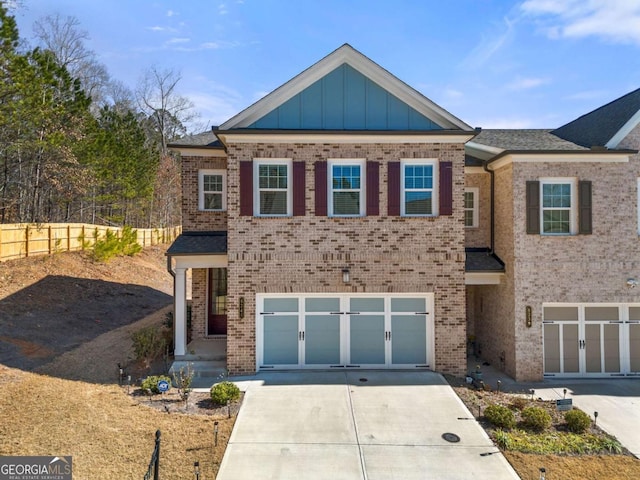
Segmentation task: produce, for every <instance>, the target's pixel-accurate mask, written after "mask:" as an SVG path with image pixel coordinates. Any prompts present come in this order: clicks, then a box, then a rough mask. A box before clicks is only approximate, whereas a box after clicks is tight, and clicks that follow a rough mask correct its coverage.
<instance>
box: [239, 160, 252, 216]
mask: <svg viewBox="0 0 640 480" xmlns="http://www.w3.org/2000/svg"><path fill="white" fill-rule="evenodd" d="M240 215H248V216H251V215H253V162H240Z"/></svg>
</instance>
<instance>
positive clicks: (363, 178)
mask: <svg viewBox="0 0 640 480" xmlns="http://www.w3.org/2000/svg"><path fill="white" fill-rule="evenodd" d="M334 165H345V166H347V165H358V166H359V167H360V212H359V213H358V214H357V215H335V214H334V213H333V167H334ZM366 167H367V161H366V159H364V158H330V159H328V160H327V170H328V171H327V189H328V191H327V213H328V216H329V217H337V218H353V217H364V216H366V214H367V195H366V186H367V171H366V170H367V168H366Z"/></svg>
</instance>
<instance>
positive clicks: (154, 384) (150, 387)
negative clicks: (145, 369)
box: [140, 375, 171, 394]
mask: <svg viewBox="0 0 640 480" xmlns="http://www.w3.org/2000/svg"><path fill="white" fill-rule="evenodd" d="M160 380H164V381H165V382H167V383H168V384H169V388H171V379H170V378H169V377H167V376H166V375H150V376H148V377H147V378H145V379H144V380H143V381H142V384H141V385H140V388H142V390H144V391H148V392H151V393H156V394H157V393H160V390H158V382H159V381H160Z"/></svg>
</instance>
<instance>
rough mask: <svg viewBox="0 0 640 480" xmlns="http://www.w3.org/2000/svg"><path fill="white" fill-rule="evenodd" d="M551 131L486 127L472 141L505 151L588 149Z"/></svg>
mask: <svg viewBox="0 0 640 480" xmlns="http://www.w3.org/2000/svg"><path fill="white" fill-rule="evenodd" d="M551 132H552V131H551V130H550V129H522V130H509V129H487V130H482V131H481V132H480V133H479V134H478V135H477V136H476V137H475V138H474V139H473V140H472V142H475V143H479V144H482V145H486V146H488V147H495V148H500V149H502V150H507V151H526V150H530V151H544V150H547V151H548V150H551V151H554V150H589V149H588V148H585V147H584V146H581V145H578V144H576V143H573V142H571V141H568V140H564V139H562V138H559V137H557V136H556V135H553V134H552V133H551Z"/></svg>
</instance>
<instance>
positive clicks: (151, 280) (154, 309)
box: [0, 245, 173, 383]
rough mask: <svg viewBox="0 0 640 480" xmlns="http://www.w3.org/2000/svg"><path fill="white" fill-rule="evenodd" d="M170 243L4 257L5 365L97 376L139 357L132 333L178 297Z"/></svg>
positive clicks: (0, 268)
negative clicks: (109, 252) (109, 253)
mask: <svg viewBox="0 0 640 480" xmlns="http://www.w3.org/2000/svg"><path fill="white" fill-rule="evenodd" d="M166 248H167V246H162V245H161V246H154V247H148V248H146V249H145V250H144V251H143V252H142V253H140V254H138V255H136V256H134V257H117V258H114V259H112V260H110V261H109V262H106V263H100V262H96V261H94V260H93V259H92V258H91V256H90V255H89V254H87V253H60V254H55V255H52V256H40V257H32V258H27V259H20V260H12V261H8V262H3V263H0V364H4V365H6V366H8V367H13V368H19V369H21V370H26V371H38V372H42V373H47V374H49V375H55V376H59V377H62V378H69V379H74V380H84V381H89V382H96V383H112V382H115V381H117V364H118V363H121V364H123V365H125V364H131V362H132V350H131V340H130V336H131V333H132V332H133V331H134V330H136V329H138V328H140V327H142V326H145V325H149V324H160V323H161V322H162V320H163V319H164V317H165V315H166V312H168V311H169V310H170V305H171V302H172V298H171V292H172V285H173V282H172V278H171V276H170V275H169V273H168V272H167V269H166V257H165V256H164V252H165V250H166Z"/></svg>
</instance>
